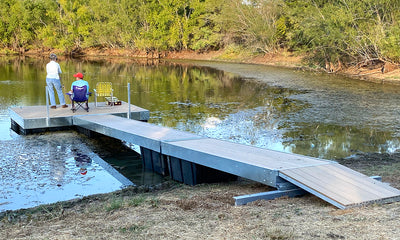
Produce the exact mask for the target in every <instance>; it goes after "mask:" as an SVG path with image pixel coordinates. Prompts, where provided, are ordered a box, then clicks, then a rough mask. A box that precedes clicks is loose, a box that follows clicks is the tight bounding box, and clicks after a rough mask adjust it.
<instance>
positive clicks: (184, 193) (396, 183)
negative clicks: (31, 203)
mask: <svg viewBox="0 0 400 240" xmlns="http://www.w3.org/2000/svg"><path fill="white" fill-rule="evenodd" d="M119 54H120V55H121V54H122V55H123V54H124V53H119ZM219 54H220V53H213V54H212V55H210V54H208V55H207V54H198V53H186V55H184V56H183V55H182V54H170V56H169V58H172V59H178V58H187V59H202V60H213V59H216V58H217V57H218V56H219ZM244 62H248V63H258V64H269V65H278V66H288V67H296V66H299V64H300V62H301V59H300V58H298V57H296V56H290V55H280V56H265V57H259V58H253V59H247V60H246V61H244ZM357 71H359V70H357ZM366 71H367V70H366ZM374 71H375V73H372V72H374ZM347 74H349V73H347ZM350 74H352V73H350ZM363 74H365V75H362V76H360V77H364V78H365V79H366V80H370V81H376V82H380V83H386V82H391V83H393V82H394V83H396V82H397V80H398V79H400V71H399V70H398V69H396V70H393V71H391V72H389V73H385V74H383V73H379V72H378V71H377V70H376V69H375V70H372V71H371V72H370V73H366V72H364V73H363ZM359 75H360V74H359ZM338 161H339V163H341V164H343V165H346V166H348V167H350V168H352V169H354V170H356V171H359V172H362V173H364V174H366V175H369V176H372V175H379V176H382V180H383V181H384V182H387V183H389V184H390V185H391V186H393V187H396V188H400V153H394V154H364V155H357V156H354V157H353V158H351V159H341V160H338ZM270 190H273V189H271V188H268V187H267V186H264V185H261V184H258V183H254V182H250V181H246V180H238V181H235V182H229V183H218V184H201V185H197V186H187V185H183V184H178V183H175V182H167V183H164V184H162V185H160V186H153V187H141V188H135V187H132V188H127V189H125V190H121V191H118V192H114V193H110V194H104V195H96V196H90V197H85V198H83V199H77V200H72V201H68V202H60V203H56V204H52V205H45V206H39V207H36V208H33V209H26V210H19V211H13V212H3V213H0V239H400V228H399V226H400V202H394V203H390V204H383V205H381V204H373V205H368V206H361V207H356V208H352V209H347V210H340V209H337V208H336V207H334V206H332V205H330V204H329V203H327V202H324V201H322V200H320V199H319V198H317V197H315V196H313V195H305V196H302V197H298V198H280V199H276V200H272V201H256V202H253V203H251V204H248V205H245V206H235V205H234V200H233V196H239V195H244V194H251V193H259V192H265V191H270Z"/></svg>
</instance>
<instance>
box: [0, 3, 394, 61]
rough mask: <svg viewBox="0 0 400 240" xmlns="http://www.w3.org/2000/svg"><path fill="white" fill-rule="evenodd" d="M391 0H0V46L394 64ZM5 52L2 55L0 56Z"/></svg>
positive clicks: (23, 48) (22, 49) (8, 47)
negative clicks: (236, 52)
mask: <svg viewBox="0 0 400 240" xmlns="http://www.w3.org/2000/svg"><path fill="white" fill-rule="evenodd" d="M399 20H400V2H399V1H398V0H363V1H359V0H338V1H333V0H114V1H111V0H57V1H54V0H33V1H32V0H3V1H1V2H0V46H1V47H2V48H3V49H10V50H12V51H15V52H23V51H26V50H27V49H30V48H58V49H63V50H64V51H65V52H66V53H72V52H74V51H77V50H79V49H81V48H88V47H99V48H128V49H139V50H146V51H170V50H195V51H208V50H217V49H220V48H223V47H225V46H231V45H237V46H240V47H242V48H245V49H248V50H250V51H252V52H255V53H269V52H274V51H276V50H278V49H279V48H288V49H290V50H291V51H301V52H306V53H307V54H308V56H309V57H310V59H311V60H312V62H313V63H318V64H319V65H321V66H324V64H327V63H334V64H338V63H345V64H358V63H362V62H368V61H374V60H379V61H391V62H398V61H400V37H399V36H400V27H399V24H398V23H399ZM3 52H5V51H3Z"/></svg>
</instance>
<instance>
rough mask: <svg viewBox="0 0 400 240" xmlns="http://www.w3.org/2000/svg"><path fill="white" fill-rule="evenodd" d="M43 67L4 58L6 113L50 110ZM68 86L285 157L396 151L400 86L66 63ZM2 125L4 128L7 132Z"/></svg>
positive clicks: (177, 66)
mask: <svg viewBox="0 0 400 240" xmlns="http://www.w3.org/2000/svg"><path fill="white" fill-rule="evenodd" d="M46 62H47V58H46V59H33V58H22V59H17V58H13V59H11V58H1V59H0V87H1V88H0V93H1V94H0V96H1V99H0V103H1V104H2V105H1V106H0V111H1V112H0V114H3V115H4V116H5V115H7V113H6V109H7V107H9V106H16V105H39V104H45V95H44V91H45V71H44V67H45V64H46ZM60 65H61V68H62V69H63V72H64V74H63V83H64V85H66V86H69V85H70V84H71V83H72V81H73V80H74V79H73V77H72V75H73V74H74V73H76V72H77V71H80V72H84V73H85V79H86V80H87V81H88V82H89V85H90V86H95V83H96V82H98V81H111V82H112V83H113V87H114V93H115V95H116V96H117V97H118V98H119V99H121V100H123V101H127V95H128V94H127V87H126V86H127V84H128V83H131V95H132V103H133V104H135V105H138V106H140V107H143V108H146V109H149V110H150V112H151V116H150V122H151V123H154V124H159V125H163V126H167V127H172V128H176V129H179V130H183V131H190V132H193V133H197V134H201V135H205V136H209V137H215V138H220V139H225V140H229V141H235V142H239V143H244V144H251V145H255V146H259V147H265V148H271V149H275V150H280V151H287V152H294V153H299V154H304V155H309V156H314V157H321V158H327V159H334V158H337V157H345V156H348V155H351V154H352V153H353V152H354V151H362V152H365V151H368V152H369V151H374V152H376V151H379V152H390V151H395V150H397V149H398V148H399V143H398V142H399V141H398V139H397V138H398V136H400V128H398V127H396V126H400V118H398V117H397V113H400V108H399V106H400V94H399V93H400V87H399V86H386V85H379V84H372V83H364V82H358V81H354V80H349V79H346V78H342V77H338V76H332V75H324V74H313V73H304V72H298V71H297V72H296V71H292V70H287V69H278V68H270V67H265V66H255V65H245V64H227V63H224V64H223V63H212V62H188V61H186V62H170V61H167V62H152V63H149V62H146V61H140V60H136V59H125V58H108V59H80V60H77V59H61V61H60ZM0 126H2V125H0Z"/></svg>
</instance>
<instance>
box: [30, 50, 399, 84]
mask: <svg viewBox="0 0 400 240" xmlns="http://www.w3.org/2000/svg"><path fill="white" fill-rule="evenodd" d="M52 52H55V53H57V54H58V55H59V56H60V57H71V56H64V53H63V51H60V50H50V49H47V50H30V51H27V52H25V53H24V56H36V57H38V56H39V57H47V56H48V55H49V54H50V53H52ZM73 57H78V58H89V59H90V58H91V57H104V58H107V57H129V58H138V59H141V60H143V61H150V62H155V61H160V60H174V59H175V60H176V59H179V60H202V61H220V62H233V63H247V64H258V65H266V66H276V67H285V68H292V69H297V70H303V71H311V72H313V71H316V72H327V70H326V69H324V68H320V67H316V66H314V67H310V66H307V65H308V64H306V63H305V62H304V56H298V55H295V54H293V53H290V52H287V51H281V52H276V53H270V54H265V55H256V56H242V55H229V54H226V53H225V52H224V51H223V50H220V51H209V52H201V53H199V52H195V51H179V52H176V51H174V52H160V53H158V52H157V53H146V52H144V51H139V50H129V49H108V48H105V49H93V48H90V49H83V50H80V52H77V53H76V54H74V55H73ZM329 73H330V74H337V75H342V76H345V77H349V78H353V79H357V80H363V81H368V82H374V83H378V84H395V85H400V66H397V65H395V64H392V66H391V68H390V69H389V70H388V71H386V70H385V71H384V70H383V68H382V66H361V67H354V66H349V67H343V68H341V69H338V70H336V71H330V72H329Z"/></svg>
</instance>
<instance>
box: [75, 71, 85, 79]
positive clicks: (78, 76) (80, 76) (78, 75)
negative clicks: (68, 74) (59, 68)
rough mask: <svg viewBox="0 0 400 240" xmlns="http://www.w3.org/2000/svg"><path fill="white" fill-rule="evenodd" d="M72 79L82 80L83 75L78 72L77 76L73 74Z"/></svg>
mask: <svg viewBox="0 0 400 240" xmlns="http://www.w3.org/2000/svg"><path fill="white" fill-rule="evenodd" d="M74 77H76V78H80V79H83V74H82V73H80V72H78V73H77V74H74Z"/></svg>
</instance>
